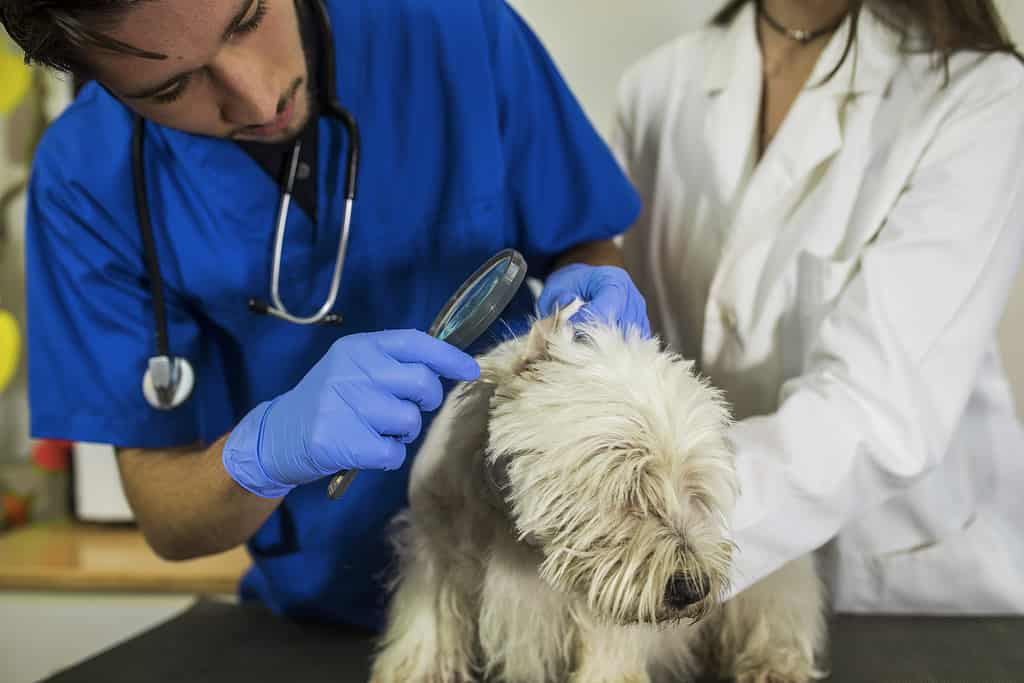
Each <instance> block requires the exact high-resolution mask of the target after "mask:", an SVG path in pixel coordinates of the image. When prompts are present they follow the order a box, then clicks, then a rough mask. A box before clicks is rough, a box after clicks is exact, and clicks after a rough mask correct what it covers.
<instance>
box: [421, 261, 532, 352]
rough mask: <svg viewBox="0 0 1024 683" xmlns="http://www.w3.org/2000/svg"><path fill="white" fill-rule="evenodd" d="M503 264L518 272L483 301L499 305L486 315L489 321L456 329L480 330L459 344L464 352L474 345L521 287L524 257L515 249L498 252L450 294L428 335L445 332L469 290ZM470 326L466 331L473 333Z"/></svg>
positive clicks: (524, 266)
mask: <svg viewBox="0 0 1024 683" xmlns="http://www.w3.org/2000/svg"><path fill="white" fill-rule="evenodd" d="M502 261H508V262H509V265H510V266H512V265H514V266H516V267H517V269H518V270H517V272H516V274H515V276H514V278H513V279H512V280H511V284H506V285H503V286H502V287H500V288H498V289H496V290H494V291H493V292H492V293H491V294H489V295H488V297H487V298H486V299H484V301H497V302H499V304H498V305H496V306H491V307H490V309H489V310H490V311H491V313H490V315H489V317H490V319H489V320H486V318H478V319H467V320H466V321H465V322H463V323H461V324H460V325H459V327H458V328H457V329H458V330H462V329H463V328H464V327H466V325H467V323H472V326H477V327H479V328H480V329H479V331H478V332H476V333H475V334H474V335H473V336H472V338H471V339H469V340H468V341H466V342H465V343H464V344H462V345H461V347H462V348H465V347H466V346H469V345H470V344H471V343H473V342H474V341H476V339H477V337H479V336H480V335H481V334H482V333H483V332H484V331H485V330H486V329H487V328H488V327H490V326H491V324H492V323H493V322H494V321H495V320H497V319H498V317H499V316H500V315H501V314H502V312H503V311H504V310H505V307H506V306H508V304H509V302H510V301H512V298H513V297H514V296H515V295H516V292H517V291H519V287H520V285H522V283H523V280H524V279H525V278H526V259H524V258H523V255H522V254H520V253H519V252H518V251H516V250H515V249H503V250H501V251H499V252H498V253H497V254H495V255H494V256H492V257H491V258H489V259H488V260H487V261H486V262H485V263H484V264H483V265H482V266H480V267H479V268H477V269H476V271H474V273H473V274H472V275H470V276H469V277H468V278H466V279H465V280H464V281H463V282H462V285H461V286H460V287H459V288H458V290H456V292H455V294H453V295H452V296H451V297H450V298H449V299H448V302H447V303H446V304H445V305H444V308H442V309H441V311H440V312H439V313H438V314H437V317H436V318H434V322H433V324H432V325H431V326H430V330H429V331H428V334H430V336H432V337H436V336H437V335H438V333H439V332H440V331H441V330H443V329H444V326H445V324H446V323H447V322H448V321H449V319H450V318H451V316H452V314H453V313H454V312H455V311H456V310H457V308H458V305H459V304H460V303H462V300H463V299H464V298H465V296H466V295H467V294H468V293H469V292H470V291H472V289H473V288H474V287H475V286H476V285H478V284H480V282H482V280H483V278H484V277H485V276H486V275H487V274H488V273H490V272H491V271H492V270H493V269H494V267H495V266H497V265H498V264H499V263H501V262H502ZM506 272H507V271H506ZM481 309H483V307H480V309H477V310H481ZM484 320H486V324H483V323H482V321H484ZM472 326H471V327H469V328H468V329H472V328H473V327H472ZM452 336H454V335H452Z"/></svg>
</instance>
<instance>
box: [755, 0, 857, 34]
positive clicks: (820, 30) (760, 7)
mask: <svg viewBox="0 0 1024 683" xmlns="http://www.w3.org/2000/svg"><path fill="white" fill-rule="evenodd" d="M757 10H758V12H759V13H760V15H761V16H762V17H764V20H765V21H766V22H768V25H769V26H771V27H772V28H773V29H775V30H776V31H777V32H779V33H781V34H782V35H784V36H786V37H787V38H789V39H790V40H795V41H796V42H798V43H804V44H806V43H809V42H811V41H812V40H814V39H815V38H820V37H821V36H823V35H825V34H826V33H832V32H833V31H835V30H836V29H837V28H839V27H840V25H842V23H843V21H844V20H845V19H846V15H843V16H841V17H839V19H838V20H837V21H836V22H834V23H832V24H829V25H828V26H825V27H824V28H818V29H814V30H813V31H802V30H800V29H795V28H787V27H786V26H783V25H782V24H781V23H780V22H779V21H778V20H777V19H776V18H775V17H773V16H772V15H770V14H768V12H767V10H765V8H764V3H763V2H761V1H760V0H759V1H758V3H757Z"/></svg>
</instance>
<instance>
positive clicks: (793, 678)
mask: <svg viewBox="0 0 1024 683" xmlns="http://www.w3.org/2000/svg"><path fill="white" fill-rule="evenodd" d="M824 602H825V596H824V587H823V586H822V584H821V581H820V579H819V578H818V574H817V571H816V568H815V563H814V556H813V555H807V556H806V557H802V558H800V559H798V560H795V561H793V562H791V563H789V564H788V565H786V566H784V567H783V568H782V569H780V570H779V571H777V572H775V573H774V574H772V575H770V576H768V577H767V578H765V579H764V580H763V581H760V582H758V583H757V584H755V585H753V586H751V587H750V588H749V589H747V590H745V591H744V592H743V593H741V594H740V595H738V596H736V597H735V598H733V599H732V600H730V601H729V602H728V603H726V604H725V605H724V606H723V608H722V613H721V622H720V628H721V630H720V632H719V633H718V638H717V647H715V650H716V651H715V653H714V656H715V658H716V659H717V660H718V663H719V666H720V667H721V673H722V674H724V675H726V676H729V677H732V676H735V678H736V680H737V681H738V683H804V682H805V681H809V680H812V679H815V678H820V677H821V673H820V672H818V671H817V670H816V669H815V661H814V660H815V656H816V655H818V654H820V653H821V650H822V648H823V646H824V641H825V634H826V630H825V614H824Z"/></svg>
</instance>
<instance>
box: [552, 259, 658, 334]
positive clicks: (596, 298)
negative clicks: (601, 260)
mask: <svg viewBox="0 0 1024 683" xmlns="http://www.w3.org/2000/svg"><path fill="white" fill-rule="evenodd" d="M577 298H578V299H582V300H583V302H584V306H583V307H582V308H581V309H580V310H579V311H578V312H577V313H576V315H574V316H573V317H572V318H570V322H573V323H576V322H584V321H586V320H587V319H589V318H590V317H592V316H596V317H598V318H599V319H601V320H606V321H609V322H612V323H617V324H618V325H619V326H620V327H622V328H623V329H627V328H629V327H635V328H636V329H638V330H639V331H640V334H641V335H642V336H644V337H650V336H651V324H650V322H649V321H648V320H647V303H646V302H645V301H644V298H643V296H642V295H641V294H640V292H639V291H638V290H637V288H636V285H634V284H633V280H632V279H631V278H630V277H629V274H627V273H626V271H624V270H623V269H622V268H617V267H615V266H589V265H586V264H583V263H574V264H572V265H570V266H565V267H564V268H560V269H559V270H557V271H555V272H554V273H552V274H551V276H550V277H549V278H548V279H547V282H546V283H545V285H544V289H543V291H542V292H541V294H540V299H539V300H538V301H537V307H538V308H539V309H540V313H541V315H544V316H547V315H551V314H552V313H553V312H554V309H555V307H556V306H557V307H559V308H561V307H564V306H567V305H569V304H570V303H572V301H573V299H577Z"/></svg>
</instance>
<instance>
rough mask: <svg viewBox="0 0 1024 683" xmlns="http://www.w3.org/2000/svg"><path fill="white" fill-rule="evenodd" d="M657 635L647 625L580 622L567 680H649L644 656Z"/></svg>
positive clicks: (635, 682) (643, 682) (601, 682)
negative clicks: (573, 657) (570, 675)
mask: <svg viewBox="0 0 1024 683" xmlns="http://www.w3.org/2000/svg"><path fill="white" fill-rule="evenodd" d="M657 635H658V634H657V633H656V632H655V631H654V629H653V627H650V626H615V625H602V624H594V623H582V624H580V634H579V640H578V643H577V652H576V666H575V670H574V671H573V674H572V677H571V678H570V679H569V681H570V683H650V681H651V679H650V677H649V675H648V672H647V660H648V657H649V655H650V650H651V648H652V645H653V644H654V640H655V639H656V638H657Z"/></svg>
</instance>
